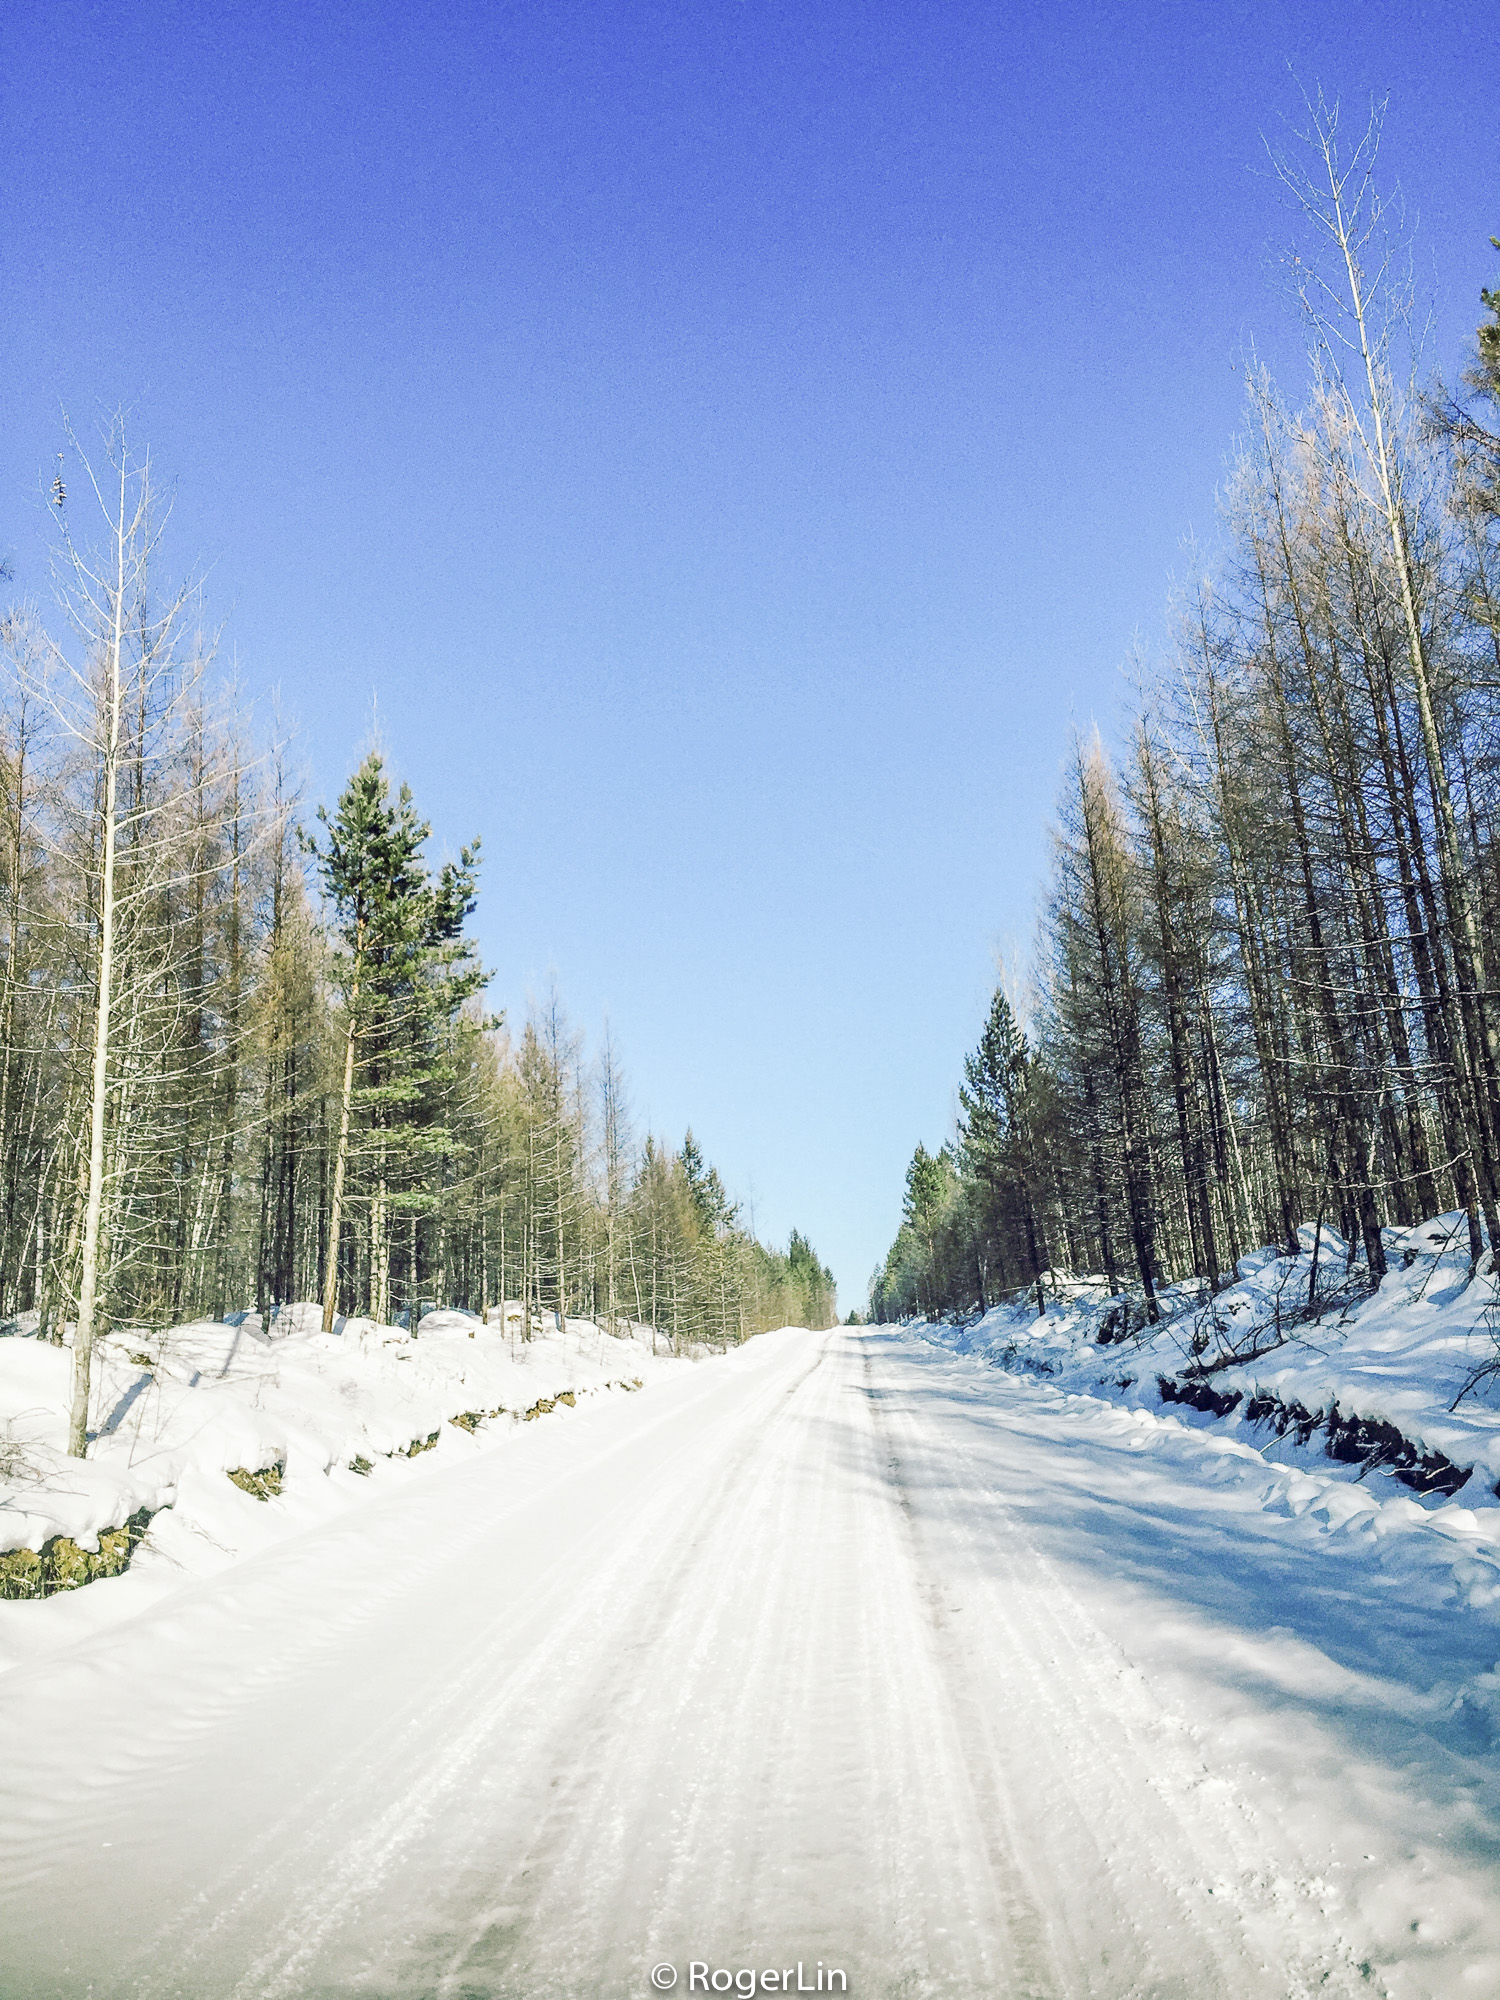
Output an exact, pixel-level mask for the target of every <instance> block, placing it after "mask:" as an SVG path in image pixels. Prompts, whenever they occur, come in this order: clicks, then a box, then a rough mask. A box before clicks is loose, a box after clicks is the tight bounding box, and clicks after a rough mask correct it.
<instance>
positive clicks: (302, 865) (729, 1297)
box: [0, 429, 833, 1451]
mask: <svg viewBox="0 0 1500 2000" xmlns="http://www.w3.org/2000/svg"><path fill="white" fill-rule="evenodd" d="M75 468H76V471H75ZM67 479H68V483H71V484H73V485H75V487H76V490H75V491H74V492H71V493H70V492H69V491H68V486H67V484H65V481H64V475H63V473H61V472H60V473H59V477H58V480H57V483H56V484H55V486H54V488H53V490H52V496H51V497H52V501H53V503H54V507H55V520H56V524H57V530H58V539H57V556H56V574H57V581H58V586H59V589H58V597H59V602H60V605H61V607H62V612H61V616H60V617H59V618H57V619H46V618H44V617H43V616H42V615H41V614H40V613H39V611H38V610H37V609H36V607H35V606H32V605H29V604H22V605H18V606H16V607H15V608H13V609H12V610H11V611H10V612H9V614H8V615H7V616H6V617H5V618H4V620H3V621H0V650H3V665H4V671H3V676H0V1318H7V1319H8V1318H14V1317H15V1316H16V1315H17V1314H20V1313H24V1312H28V1311H35V1312H37V1313H39V1314H40V1317H41V1323H42V1327H43V1330H44V1332H46V1333H49V1334H51V1335H52V1336H53V1337H58V1338H60V1337H61V1333H62V1329H63V1328H64V1326H65V1324H67V1323H68V1322H72V1323H74V1325H75V1327H76V1337H75V1350H76V1353H77V1355H78V1364H79V1365H78V1366H77V1367H76V1368H75V1377H76V1383H75V1399H74V1408H73V1422H72V1448H73V1449H74V1450H75V1451H82V1449H83V1448H84V1445H85V1441H86V1431H87V1422H88V1405H87V1389H88V1376H89V1365H88V1357H89V1352H90V1348H91V1344H92V1341H93V1339H94V1337H95V1336H96V1335H97V1334H98V1333H99V1332H100V1331H101V1330H102V1329H104V1328H105V1327H107V1326H108V1325H110V1324H119V1323H122V1322H123V1323H139V1322H143V1321H144V1322H148V1323H151V1324H155V1325H162V1324H166V1323H170V1322H173V1321H177V1320H182V1319H185V1318H189V1317H193V1316H195V1315H200V1314H203V1313H216V1314H217V1313H221V1312H223V1311H226V1310H228V1309H231V1308H233V1307H236V1306H250V1305H254V1306H258V1307H259V1308H260V1309H261V1310H262V1311H263V1312H266V1313H269V1312H270V1311H271V1310H273V1309H274V1307H275V1306H276V1305H278V1304H280V1303H283V1302H285V1301H288V1300H292V1299H299V1298H302V1299H305V1298H321V1299H322V1300H323V1302H324V1308H325V1320H326V1323H328V1324H332V1321H333V1318H334V1316H335V1314H336V1313H338V1312H343V1313H355V1312H359V1313H371V1314H373V1315H374V1316H376V1317H377V1318H379V1319H382V1320H388V1319H390V1318H392V1317H393V1316H394V1315H396V1314H398V1313H402V1312H406V1311H408V1310H410V1309H411V1308H413V1307H416V1308H420V1306H421V1304H422V1303H423V1302H424V1301H426V1300H429V1299H430V1300H432V1301H434V1302H436V1303H441V1304H444V1305H459V1306H465V1307H470V1308H473V1309H475V1310H476V1311H477V1310H482V1309H484V1308H486V1307H488V1306H490V1305H491V1304H498V1303H499V1302H500V1301H501V1300H502V1299H505V1298H510V1299H512V1300H518V1301H520V1302H522V1303H523V1305H524V1306H525V1307H526V1308H527V1312H528V1315H535V1314H538V1313H541V1312H543V1311H547V1312H555V1313H561V1314H571V1315H574V1316H577V1315H589V1316H592V1317H595V1318H598V1319H601V1320H604V1321H605V1322H606V1323H608V1322H611V1321H616V1322H617V1321H620V1320H623V1319H630V1320H633V1321H636V1322H649V1323H650V1324H651V1325H653V1326H655V1327H656V1328H657V1329H658V1331H659V1332H660V1333H661V1334H662V1335H663V1336H664V1337H665V1338H666V1339H668V1340H670V1341H671V1342H672V1343H673V1344H674V1345H676V1346H681V1347H687V1346H691V1345H693V1344H695V1343H708V1344H711V1345H715V1346H722V1345H724V1344H725V1343H728V1342H734V1341H739V1340H742V1339H744V1338H745V1337H746V1336H747V1335H749V1334H753V1333H756V1332H759V1331H761V1330H763V1329H765V1328H767V1327H770V1326H773V1325H779V1324H783V1323H787V1322H801V1323H803V1324H806V1325H810V1326H824V1325H827V1324H829V1323H830V1322H831V1320H832V1318H833V1280H832V1277H831V1274H830V1273H829V1272H828V1271H827V1270H826V1269H825V1268H824V1267H823V1265H822V1264H821V1263H820V1262H819V1260H818V1258H817V1257H816V1256H815V1254H814V1253H813V1251H812V1249H811V1247H810V1245H809V1244H808V1243H807V1242H806V1240H805V1239H804V1238H803V1237H801V1236H800V1235H796V1234H794V1235H793V1237H792V1239H791V1243H790V1246H789V1248H788V1250H787V1251H786V1252H784V1253H783V1252H780V1251H776V1250H771V1249H768V1248H767V1247H766V1246H765V1245H763V1244H761V1243H759V1242H758V1241H756V1240H755V1238H754V1237H753V1235H752V1234H751V1233H750V1232H749V1231H747V1230H746V1229H745V1228H744V1226H743V1225H742V1223H741V1221H740V1219H739V1214H738V1211H737V1209H736V1207H735V1205H734V1203H733V1202H731V1201H730V1200H729V1198H728V1196H727V1195H726V1193H725V1190H724V1188H723V1186H722V1184H721V1182H720V1179H719V1176H718V1174H717V1173H716V1172H715V1170H714V1169H713V1168H712V1167H711V1166H710V1165H709V1164H708V1163H707V1161H705V1160H704V1158H703V1156H702V1154H701V1152H700V1150H699V1148H698V1146H697V1144H696V1143H695V1142H694V1140H693V1137H692V1135H691V1133H689V1134H688V1136H687V1138H686V1139H685V1140H684V1141H683V1143H682V1145H681V1147H680V1148H678V1149H676V1150H674V1149H672V1148H670V1147H667V1146H665V1145H663V1144H662V1143H661V1142H660V1141H659V1140H657V1139H654V1138H650V1137H648V1138H646V1139H645V1140H644V1142H643V1143H642V1142H639V1141H638V1138H637V1135H636V1132H635V1130H634V1127H633V1125H632V1121H631V1117H630V1113H629V1108H628V1105H627V1101H626V1092H625V1086H624V1082H623V1079H622V1076H621V1071H620V1065H619V1061H618V1056H617V1053H616V1050H615V1048H614V1045H613V1043H612V1041H611V1040H610V1039H609V1038H608V1037H607V1036H606V1038H605V1041H604V1044H603V1047H602V1049H601V1050H600V1052H599V1054H598V1055H597V1057H596V1058H595V1059H594V1060H593V1061H592V1062H586V1061H585V1059H584V1055H583V1049H582V1042H581V1038H580V1037H579V1036H578V1035H577V1034H576V1033H575V1032H574V1031H573V1029H572V1028H571V1027H570V1025H569V1023H568V1021H567V1018H566V1016H565V1014H564V1011H563V1008H562V1005H561V1003H560V1002H559V1000H558V999H557V997H556V995H555V994H552V995H550V996H549V997H548V998H547V999H546V1000H545V1002H544V1003H542V1004H541V1005H540V1006H537V1007H534V1008H533V1009H532V1011H531V1014H530V1016H529V1018H528V1019H527V1021H526V1022H525V1024H524V1025H523V1026H522V1027H521V1028H520V1031H519V1032H518V1033H514V1034H513V1033H512V1032H510V1031H509V1030H508V1029H507V1027H506V1026H505V1024H504V1023H503V1022H501V1021H500V1020H498V1019H496V1018H493V1017H491V1016H488V1015H487V1014H486V1013H485V1012H484V1010H483V1005H482V994H483V988H484V986H485V984H486V980H487V976H488V975H487V974H486V972H485V971H484V970H483V968H481V967H480V965H479V964H478V961H477V959H476V957H475V955H474V948H473V945H472V943H471V941H470V938H469V936H468V931H467V923H468V919H469V917H470V915H471V913H472V911H473V909H474V906H475V897H476V894H477V886H478V874H479V854H478V847H477V843H476V844H475V846H474V847H471V848H466V849H464V850H462V852H461V853H460V855H459V857H458V859H457V860H456V861H452V862H449V863H447V864H445V865H443V866H441V867H438V868H433V867H432V866H431V865H430V864H429V863H428V861H427V859H426V846H427V839H428V828H427V826H426V824H425V823H424V822H423V820H422V819H421V817H420V816H419V814H418V811H417V808H416V805H415V802H414V801H413V799H412V798H411V795H410V793H409V792H408V791H407V790H406V788H405V787H401V788H399V789H397V790H394V791H393V789H392V787H391V784H390V781H389V778H388V775H387V772H386V769H385V766H384V763H383V760H382V758H381V757H380V756H379V755H378V754H374V753H372V754H371V755H369V756H368V757H366V758H365V760H364V761H363V762H362V763H361V765H360V767H359V769H358V770H357V771H356V772H355V773H354V774H353V776H352V777H351V779H350V780H349V783H348V785H347V787H346V789H345V791H344V793H343V795H342V797H341V798H340V799H339V801H338V803H337V805H336V807H335V808H334V809H333V810H332V811H330V812H326V813H325V812H320V813H319V814H318V816H317V820H316V821H315V822H314V824H313V828H312V830H311V831H309V830H308V829H307V828H306V826H305V825H304V824H303V820H304V815H303V811H302V805H301V801H300V800H299V798H298V796H297V793H296V790H295V787H294V786H293V785H292V784H291V783H290V782H289V780H288V776H287V768H286V763H285V760H284V757H283V755H282V753H281V751H280V750H279V749H277V748H275V747H273V748H271V749H269V750H267V749H265V748H264V747H262V746H260V745H258V744H257V743H255V742H254V741H253V740H251V738H250V736H249V733H248V726H247V724H246V721H245V718H244V712H243V709H242V706H241V705H240V704H239V703H238V702H237V701H236V699H235V694H234V689H233V688H232V686H231V685H229V683H228V682H227V680H226V678H225V677H224V676H222V675H221V674H219V673H218V671H217V670H216V668H215V664H214V658H213V646H212V643H211V640H209V639H208V638H206V637H205V635H204V627H203V624H202V622H201V606H200V603H199V600H198V597H197V595H196V593H195V592H194V591H192V590H190V589H184V590H182V591H178V592H175V593H171V592H168V593H165V594H164V593H163V592H162V589H161V583H160V579H161V576H162V558H161V551H160V536H161V529H162V526H163V524H164V519H165V510H164V509H163V508H162V507H161V506H160V503H159V497H158V495H157V492H156V490H155V488H154V485H153V481H152V477H151V473H150V468H149V465H148V464H147V463H145V462H143V461H137V460H134V459H132V457H131V456H130V453H129V451H128V449H127V446H126V443H125V440H124V438H123V436H122V435H121V434H120V432H119V431H118V429H117V430H116V432H115V434H114V436H113V437H112V439H111V442H110V447H109V451H108V454H107V462H106V463H104V464H103V466H102V469H97V468H94V467H91V465H90V462H89V459H88V458H87V457H86V456H85V455H84V454H83V453H81V452H75V454H74V458H73V460H72V461H71V462H70V464H69V467H68V471H67ZM80 503H82V504H80ZM80 513H81V514H82V515H83V519H84V522H85V523H87V524H89V525H87V526H85V525H82V524H80V522H79V519H78V516H79V515H80Z"/></svg>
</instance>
